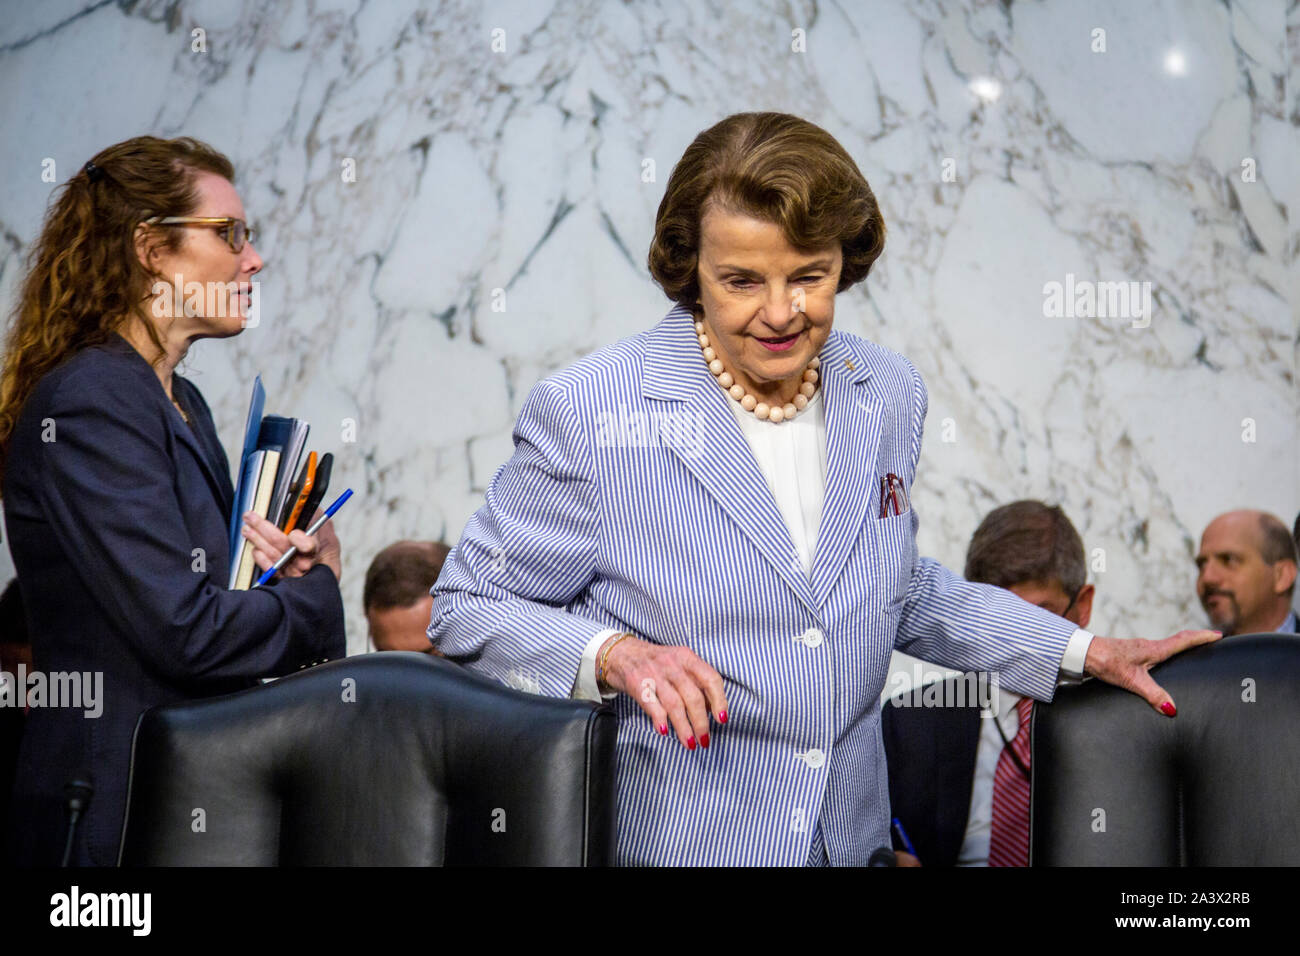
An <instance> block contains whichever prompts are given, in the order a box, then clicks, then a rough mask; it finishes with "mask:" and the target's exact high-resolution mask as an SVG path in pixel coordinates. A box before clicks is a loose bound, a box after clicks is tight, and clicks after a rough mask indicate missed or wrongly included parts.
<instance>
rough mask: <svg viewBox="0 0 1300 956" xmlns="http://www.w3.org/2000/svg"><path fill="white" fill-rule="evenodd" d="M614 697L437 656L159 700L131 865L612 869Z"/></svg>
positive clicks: (143, 769)
mask: <svg viewBox="0 0 1300 956" xmlns="http://www.w3.org/2000/svg"><path fill="white" fill-rule="evenodd" d="M616 720H617V718H616V717H615V715H614V711H613V709H612V708H610V707H608V706H594V705H592V704H590V703H585V702H581V701H572V700H561V699H555V698H546V697H537V696H534V695H531V694H524V693H520V692H519V691H515V690H511V689H509V688H507V687H504V686H502V685H500V684H497V683H495V682H493V681H490V680H487V679H485V678H483V677H481V676H478V675H475V674H471V673H469V672H468V671H466V670H464V669H463V668H460V667H458V666H456V665H455V664H452V663H449V662H447V661H444V660H439V659H437V658H433V657H430V656H428V655H425V654H416V653H409V652H388V653H382V654H367V655H364V656H360V657H350V658H347V659H345V660H339V661H333V662H331V663H328V664H323V665H321V666H319V667H314V668H312V669H310V670H307V671H303V672H302V673H300V674H295V675H293V676H291V677H286V678H283V679H282V680H279V681H275V682H274V683H272V684H270V685H268V686H265V687H258V688H255V689H252V690H248V691H243V692H241V693H237V694H231V695H228V696H225V697H216V698H211V699H207V700H201V701H195V702H190V703H185V704H178V705H172V706H167V707H158V708H154V709H152V710H149V711H147V712H146V713H145V714H143V715H142V716H141V718H140V722H139V724H138V725H137V727H136V734H135V743H134V748H133V751H132V758H131V782H130V793H129V796H128V800H127V816H126V823H125V826H124V831H123V840H122V851H121V857H120V862H121V863H122V864H123V865H128V866H129V865H171V866H174V865H215V866H223V865H235V866H273V865H423V866H439V865H460V864H468V865H514V864H521V865H568V866H598V865H608V864H609V863H610V862H611V861H612V859H613V850H614V736H615V729H616Z"/></svg>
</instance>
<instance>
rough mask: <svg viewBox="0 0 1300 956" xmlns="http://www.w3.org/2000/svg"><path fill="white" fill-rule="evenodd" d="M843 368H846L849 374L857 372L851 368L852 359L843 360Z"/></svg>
mask: <svg viewBox="0 0 1300 956" xmlns="http://www.w3.org/2000/svg"><path fill="white" fill-rule="evenodd" d="M844 367H845V368H847V369H848V370H849V371H850V372H856V371H857V369H856V368H854V367H853V360H852V359H845V360H844Z"/></svg>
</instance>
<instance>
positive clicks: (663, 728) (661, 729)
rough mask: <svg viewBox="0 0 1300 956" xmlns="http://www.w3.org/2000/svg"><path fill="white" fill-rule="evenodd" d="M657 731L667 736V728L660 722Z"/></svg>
mask: <svg viewBox="0 0 1300 956" xmlns="http://www.w3.org/2000/svg"><path fill="white" fill-rule="evenodd" d="M659 733H661V734H663V735H664V736H665V737H667V736H668V728H667V727H666V726H665V725H664V724H660V725H659Z"/></svg>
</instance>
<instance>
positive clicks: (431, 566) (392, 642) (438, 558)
mask: <svg viewBox="0 0 1300 956" xmlns="http://www.w3.org/2000/svg"><path fill="white" fill-rule="evenodd" d="M449 553H451V549H450V548H449V547H447V545H445V544H443V543H442V542H441V541H398V542H397V543H395V544H390V545H389V546H388V547H386V548H384V550H382V551H380V552H379V553H378V554H377V555H375V559H374V560H373V561H371V562H370V567H369V568H368V569H367V570H366V583H365V588H364V590H363V591H362V599H361V600H362V604H363V605H364V607H365V611H366V623H367V624H369V625H370V640H371V642H372V643H373V644H374V645H375V650H377V651H423V652H424V653H427V654H437V653H438V652H437V651H435V650H434V649H433V646H432V645H431V644H430V643H429V638H428V636H427V634H426V631H427V630H428V628H429V618H430V616H431V615H432V612H433V597H432V596H431V595H430V594H429V589H430V588H432V587H433V583H434V582H435V581H437V580H438V575H439V574H440V573H441V571H442V563H443V561H445V560H446V558H447V555H448V554H449Z"/></svg>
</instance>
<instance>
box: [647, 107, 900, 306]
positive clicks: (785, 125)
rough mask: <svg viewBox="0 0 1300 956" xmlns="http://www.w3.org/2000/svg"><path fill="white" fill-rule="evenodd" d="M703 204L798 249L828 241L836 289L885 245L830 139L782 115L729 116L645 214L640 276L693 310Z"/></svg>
mask: <svg viewBox="0 0 1300 956" xmlns="http://www.w3.org/2000/svg"><path fill="white" fill-rule="evenodd" d="M710 203H714V204H717V205H718V206H719V207H721V208H723V209H727V210H729V211H732V212H737V213H743V214H745V215H749V216H753V217H754V218H756V219H762V220H765V221H767V222H771V223H774V224H775V225H778V226H780V227H781V229H782V231H783V232H784V233H785V237H786V240H787V241H788V242H789V243H790V245H792V246H794V247H795V248H796V249H799V250H809V251H811V250H813V249H820V248H823V247H825V246H829V245H832V244H833V243H836V242H838V243H839V244H840V248H841V250H842V252H843V266H842V268H841V271H840V282H839V286H838V287H837V288H836V290H835V291H836V292H843V291H844V290H845V289H847V288H849V286H851V285H853V284H854V283H857V282H860V281H862V280H863V279H865V278H866V277H867V273H868V272H869V271H871V264H872V263H873V262H875V261H876V259H877V258H878V257H879V256H880V252H881V250H882V249H883V248H884V246H885V223H884V221H883V220H882V219H881V217H880V207H879V206H878V205H877V204H876V197H875V195H874V194H873V193H872V192H871V187H870V186H869V185H867V180H866V177H864V176H863V175H862V173H861V172H860V171H859V170H858V167H857V164H856V163H854V162H853V158H852V157H851V156H849V154H848V152H847V151H845V149H844V147H843V146H841V145H840V144H839V142H838V141H837V140H836V139H835V137H834V136H832V135H831V134H830V133H828V132H826V131H825V130H824V129H822V128H821V127H820V126H816V125H814V124H812V123H810V122H808V121H807V120H804V119H800V118H799V117H797V116H791V115H790V114H789V113H736V114H734V115H732V116H728V117H727V118H726V119H724V120H723V121H722V122H720V123H718V124H717V125H715V126H712V127H710V128H709V129H706V130H705V131H704V132H702V133H700V135H698V136H696V137H695V141H694V142H692V143H691V145H690V146H688V147H686V152H685V153H683V154H682V158H681V159H680V160H678V162H677V165H676V166H675V167H674V168H673V172H672V176H670V177H669V179H668V187H667V188H666V189H665V190H664V198H663V200H662V201H661V202H660V203H659V213H658V215H657V216H656V217H655V234H654V239H653V240H652V241H651V243H650V256H649V265H650V275H652V276H653V277H654V280H655V281H656V282H658V283H659V285H660V287H662V288H663V290H664V292H665V293H666V294H667V295H668V297H669V298H670V299H672V300H673V301H674V302H678V303H680V304H682V305H685V306H686V307H688V308H690V309H693V310H696V311H698V306H697V304H696V303H697V301H698V299H699V297H700V283H699V251H700V222H701V220H702V219H703V218H704V213H705V207H706V205H708V204H710Z"/></svg>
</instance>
